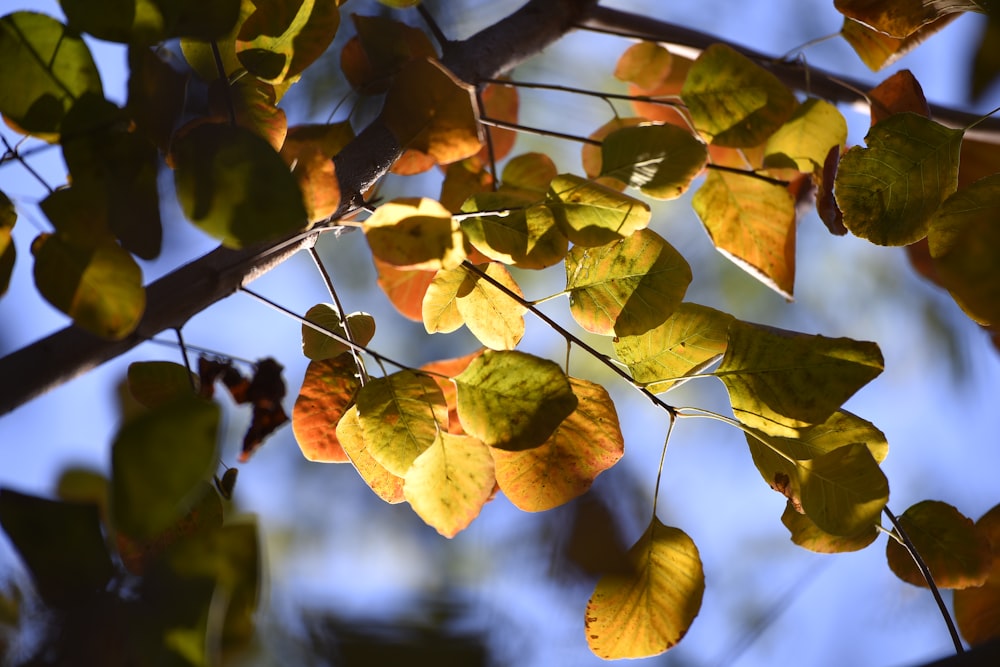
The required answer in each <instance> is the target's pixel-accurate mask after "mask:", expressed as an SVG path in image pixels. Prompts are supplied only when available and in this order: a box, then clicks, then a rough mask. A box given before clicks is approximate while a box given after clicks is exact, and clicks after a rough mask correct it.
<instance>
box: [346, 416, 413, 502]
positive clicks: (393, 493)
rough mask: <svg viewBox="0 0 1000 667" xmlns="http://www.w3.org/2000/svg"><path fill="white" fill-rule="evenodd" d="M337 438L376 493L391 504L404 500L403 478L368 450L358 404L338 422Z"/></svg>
mask: <svg viewBox="0 0 1000 667" xmlns="http://www.w3.org/2000/svg"><path fill="white" fill-rule="evenodd" d="M337 440H338V441H339V442H340V445H341V447H343V449H344V452H345V453H346V454H347V455H348V456H349V457H351V463H353V464H354V467H355V469H356V470H357V471H358V474H359V475H361V479H363V480H365V484H367V485H368V487H369V488H370V489H371V490H372V491H373V492H374V493H375V495H377V496H378V497H379V498H381V499H382V500H384V501H385V502H387V503H389V504H396V503H401V502H403V500H404V498H403V478H402V477H398V476H396V475H393V474H392V473H391V472H389V471H388V470H386V469H385V466H383V465H382V464H381V463H379V462H378V461H376V460H375V459H374V458H373V457H372V455H371V453H370V452H369V451H368V447H367V445H366V444H365V439H364V433H363V432H362V429H361V422H360V421H359V419H358V406H356V405H352V406H351V408H350V409H349V410H348V411H347V412H346V413H344V416H343V417H341V419H340V421H339V422H337Z"/></svg>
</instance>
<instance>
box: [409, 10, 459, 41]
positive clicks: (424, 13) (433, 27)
mask: <svg viewBox="0 0 1000 667" xmlns="http://www.w3.org/2000/svg"><path fill="white" fill-rule="evenodd" d="M417 12H419V13H420V18H422V19H423V20H424V23H426V24H427V28H428V29H429V30H430V31H431V34H432V35H434V39H435V40H437V43H438V44H440V45H441V48H442V49H443V48H445V47H447V46H448V45H449V44H451V43H452V42H451V40H450V39H448V37H447V36H445V34H444V31H443V30H441V26H439V25H438V22H437V21H436V20H435V19H434V15H433V14H431V13H430V11H429V10H428V9H427V7H425V6H424V3H422V2H421V3H420V4H418V5H417Z"/></svg>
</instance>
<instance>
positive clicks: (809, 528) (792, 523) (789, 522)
mask: <svg viewBox="0 0 1000 667" xmlns="http://www.w3.org/2000/svg"><path fill="white" fill-rule="evenodd" d="M781 523H783V524H785V528H787V529H788V532H789V533H791V540H792V542H794V543H795V544H797V545H799V546H800V547H802V548H803V549H808V550H809V551H815V552H816V553H821V554H838V553H846V552H850V551H860V550H862V549H864V548H865V547H867V546H868V545H869V544H871V543H872V542H874V541H875V539H876V538H877V537H878V534H879V532H878V527H876V525H875V524H871V525H868V526H866V527H865V528H863V529H861V531H859V532H858V533H857V534H855V535H848V536H843V535H831V534H830V533H828V532H826V531H823V530H820V529H819V527H818V526H817V525H816V524H815V523H814V522H813V520H812V519H810V518H809V517H807V516H806V515H805V514H802V513H800V512H798V511H796V509H795V504H794V503H793V502H792V501H791V500H789V501H788V503H787V504H786V505H785V511H784V513H782V515H781Z"/></svg>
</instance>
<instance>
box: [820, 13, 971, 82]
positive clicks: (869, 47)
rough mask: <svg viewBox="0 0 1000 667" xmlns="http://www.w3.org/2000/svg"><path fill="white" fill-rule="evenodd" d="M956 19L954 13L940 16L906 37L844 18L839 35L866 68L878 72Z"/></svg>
mask: <svg viewBox="0 0 1000 667" xmlns="http://www.w3.org/2000/svg"><path fill="white" fill-rule="evenodd" d="M957 16H958V15H957V14H949V15H947V16H942V17H941V18H939V19H937V20H936V21H932V22H930V23H926V24H924V25H922V26H920V27H919V28H917V29H916V30H915V31H914V32H912V33H910V34H909V35H907V36H906V37H893V36H892V35H887V34H885V33H884V32H879V31H878V30H875V29H873V28H870V27H868V26H867V25H865V24H863V23H859V22H858V21H855V20H854V19H851V18H847V17H845V18H844V25H843V27H841V29H840V35H841V36H842V37H843V38H844V39H845V40H846V41H847V43H848V44H850V45H851V48H853V49H854V52H855V53H857V54H858V57H859V58H861V62H863V63H864V64H865V65H867V66H868V69H870V70H872V71H873V72H877V71H878V70H880V69H882V68H883V67H888V66H889V65H891V64H892V63H894V62H896V61H897V60H899V59H900V58H902V57H903V56H905V55H906V54H907V53H909V52H910V51H912V50H913V49H915V48H916V47H917V46H919V45H920V44H921V43H922V42H923V41H924V40H925V39H927V38H928V37H930V36H931V35H933V34H934V33H936V32H938V31H939V30H941V29H942V28H943V27H945V26H946V25H948V24H949V23H951V21H952V19H954V18H956V17H957Z"/></svg>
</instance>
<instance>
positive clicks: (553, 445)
mask: <svg viewBox="0 0 1000 667" xmlns="http://www.w3.org/2000/svg"><path fill="white" fill-rule="evenodd" d="M569 381H570V385H571V386H572V387H573V393H574V394H575V395H576V398H577V400H578V401H579V402H578V404H577V407H576V410H575V411H573V413H572V414H570V415H569V416H568V417H567V418H566V419H565V420H563V422H562V423H561V424H559V426H558V428H556V430H555V432H554V433H553V434H552V436H551V437H549V439H548V440H546V441H545V443H543V444H542V445H541V446H539V447H535V448H534V449H528V450H525V451H520V452H510V451H503V450H499V449H493V450H492V451H493V460H494V462H495V463H496V479H497V483H498V484H499V485H500V490H501V491H503V492H504V494H505V495H506V496H507V497H508V498H509V499H510V501H511V502H512V503H513V504H514V505H515V506H516V507H518V508H519V509H521V510H524V511H526V512H542V511H545V510H548V509H552V508H553V507H558V506H559V505H562V504H564V503H567V502H569V501H570V500H572V499H573V498H576V497H577V496H580V495H583V494H584V493H585V492H586V491H587V490H588V489H589V488H590V485H591V484H593V482H594V479H596V478H597V476H598V475H600V474H601V473H602V472H604V471H605V470H607V469H608V468H610V467H611V466H613V465H614V464H615V463H617V462H618V460H619V459H620V458H621V457H622V455H623V454H624V452H625V440H624V437H623V436H622V432H621V427H620V425H619V423H618V413H617V412H616V410H615V405H614V403H613V402H612V401H611V396H609V395H608V392H607V391H606V390H605V389H604V388H603V387H602V386H600V385H598V384H595V383H593V382H588V381H587V380H579V379H577V378H570V379H569Z"/></svg>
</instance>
